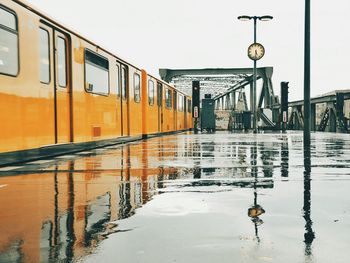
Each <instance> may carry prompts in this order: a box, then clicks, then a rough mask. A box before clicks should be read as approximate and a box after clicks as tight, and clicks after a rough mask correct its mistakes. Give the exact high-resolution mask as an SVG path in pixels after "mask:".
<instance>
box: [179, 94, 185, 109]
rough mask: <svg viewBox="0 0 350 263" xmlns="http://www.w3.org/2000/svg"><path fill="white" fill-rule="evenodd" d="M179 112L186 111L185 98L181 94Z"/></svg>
mask: <svg viewBox="0 0 350 263" xmlns="http://www.w3.org/2000/svg"><path fill="white" fill-rule="evenodd" d="M178 110H179V111H184V96H183V95H180V94H179V100H178Z"/></svg>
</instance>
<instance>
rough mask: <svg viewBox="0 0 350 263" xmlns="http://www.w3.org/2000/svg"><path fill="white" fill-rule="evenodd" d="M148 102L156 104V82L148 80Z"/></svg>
mask: <svg viewBox="0 0 350 263" xmlns="http://www.w3.org/2000/svg"><path fill="white" fill-rule="evenodd" d="M148 104H149V105H154V82H153V81H152V80H149V81H148Z"/></svg>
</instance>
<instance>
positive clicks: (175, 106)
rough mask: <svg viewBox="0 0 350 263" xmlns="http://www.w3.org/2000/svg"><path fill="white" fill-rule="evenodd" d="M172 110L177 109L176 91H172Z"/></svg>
mask: <svg viewBox="0 0 350 263" xmlns="http://www.w3.org/2000/svg"><path fill="white" fill-rule="evenodd" d="M173 108H174V110H176V109H177V92H176V91H174V105H173Z"/></svg>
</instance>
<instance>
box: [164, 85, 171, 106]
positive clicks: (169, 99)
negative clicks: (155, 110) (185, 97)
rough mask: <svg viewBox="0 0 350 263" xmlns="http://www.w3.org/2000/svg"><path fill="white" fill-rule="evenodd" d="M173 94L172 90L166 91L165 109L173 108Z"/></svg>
mask: <svg viewBox="0 0 350 263" xmlns="http://www.w3.org/2000/svg"><path fill="white" fill-rule="evenodd" d="M172 95H173V93H172V92H171V90H170V89H166V92H165V107H167V108H171V106H172V100H173V96H172Z"/></svg>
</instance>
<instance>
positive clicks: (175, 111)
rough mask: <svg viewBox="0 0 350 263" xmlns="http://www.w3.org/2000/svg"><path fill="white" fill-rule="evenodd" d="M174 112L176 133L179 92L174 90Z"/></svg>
mask: <svg viewBox="0 0 350 263" xmlns="http://www.w3.org/2000/svg"><path fill="white" fill-rule="evenodd" d="M173 110H174V131H176V130H177V92H176V90H174V104H173Z"/></svg>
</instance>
